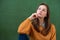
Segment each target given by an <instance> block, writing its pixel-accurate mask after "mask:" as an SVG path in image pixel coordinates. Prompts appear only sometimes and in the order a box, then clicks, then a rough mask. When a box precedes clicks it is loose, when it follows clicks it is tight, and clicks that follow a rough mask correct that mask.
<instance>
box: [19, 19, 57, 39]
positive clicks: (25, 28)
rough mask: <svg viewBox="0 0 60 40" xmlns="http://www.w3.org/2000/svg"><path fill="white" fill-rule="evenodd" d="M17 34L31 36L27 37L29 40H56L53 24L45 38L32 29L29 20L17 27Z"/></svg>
mask: <svg viewBox="0 0 60 40" xmlns="http://www.w3.org/2000/svg"><path fill="white" fill-rule="evenodd" d="M40 29H41V28H40ZM31 30H32V31H31ZM18 33H19V34H20V33H21V34H27V35H29V34H31V35H29V37H30V40H56V29H55V26H54V25H53V24H52V25H51V30H50V31H49V33H48V34H47V35H46V36H44V35H42V34H41V33H39V32H37V31H36V30H35V29H34V28H33V25H32V24H31V20H30V19H29V18H27V19H26V20H24V21H23V22H22V23H21V24H20V25H19V27H18Z"/></svg>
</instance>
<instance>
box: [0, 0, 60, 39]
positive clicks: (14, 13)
mask: <svg viewBox="0 0 60 40" xmlns="http://www.w3.org/2000/svg"><path fill="white" fill-rule="evenodd" d="M42 2H45V3H47V4H48V5H49V7H50V19H51V22H52V23H54V24H55V26H56V31H57V40H60V31H59V29H60V18H59V17H60V0H0V40H18V33H17V28H18V26H19V24H20V23H21V22H22V21H23V20H25V19H26V18H27V17H29V16H30V15H31V14H32V13H34V12H35V11H36V8H37V7H38V5H39V4H40V3H42Z"/></svg>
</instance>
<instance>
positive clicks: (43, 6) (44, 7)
mask: <svg viewBox="0 0 60 40" xmlns="http://www.w3.org/2000/svg"><path fill="white" fill-rule="evenodd" d="M38 8H41V9H47V7H46V6H45V5H40V6H39V7H38Z"/></svg>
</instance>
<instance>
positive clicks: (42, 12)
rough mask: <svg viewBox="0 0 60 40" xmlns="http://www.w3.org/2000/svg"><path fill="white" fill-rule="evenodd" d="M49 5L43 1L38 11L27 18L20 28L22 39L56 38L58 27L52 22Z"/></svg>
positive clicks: (41, 39) (42, 39) (40, 39)
mask: <svg viewBox="0 0 60 40" xmlns="http://www.w3.org/2000/svg"><path fill="white" fill-rule="evenodd" d="M49 15H50V11H49V7H48V5H47V4H45V3H41V4H40V5H39V7H38V9H37V11H36V13H33V14H32V15H31V16H30V17H28V18H27V19H26V20H24V21H23V22H22V23H21V24H20V25H19V28H18V33H19V34H20V37H19V38H20V40H27V35H28V36H29V40H56V29H55V26H54V24H52V23H50V18H49Z"/></svg>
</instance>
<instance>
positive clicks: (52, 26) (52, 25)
mask: <svg viewBox="0 0 60 40" xmlns="http://www.w3.org/2000/svg"><path fill="white" fill-rule="evenodd" d="M51 31H52V32H54V33H55V32H56V28H55V25H54V24H51Z"/></svg>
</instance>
